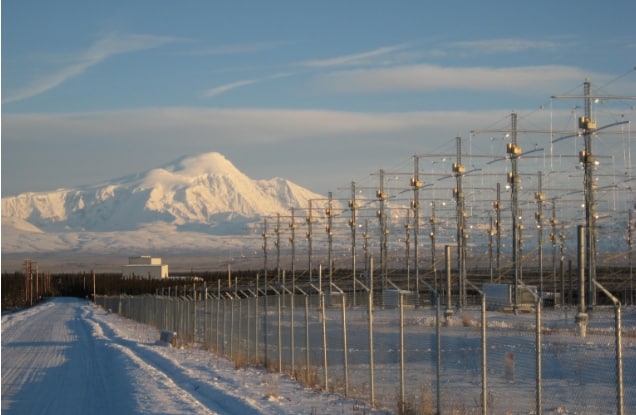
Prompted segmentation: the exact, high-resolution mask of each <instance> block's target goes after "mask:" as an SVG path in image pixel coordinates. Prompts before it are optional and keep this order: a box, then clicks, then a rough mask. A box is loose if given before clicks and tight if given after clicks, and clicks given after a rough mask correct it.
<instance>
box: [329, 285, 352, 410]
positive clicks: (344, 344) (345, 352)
mask: <svg viewBox="0 0 636 415" xmlns="http://www.w3.org/2000/svg"><path fill="white" fill-rule="evenodd" d="M354 283H355V281H354ZM331 285H332V286H333V287H334V288H335V289H336V290H338V293H339V294H340V296H341V298H340V307H341V308H342V351H343V356H342V362H343V370H344V395H345V398H347V397H349V362H348V360H349V359H348V350H347V348H348V347H347V298H346V296H345V293H344V291H343V290H342V289H340V287H338V286H337V285H336V284H334V283H331Z"/></svg>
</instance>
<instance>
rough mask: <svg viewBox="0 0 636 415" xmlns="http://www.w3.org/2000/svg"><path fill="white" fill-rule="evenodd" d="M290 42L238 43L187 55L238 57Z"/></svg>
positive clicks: (202, 49)
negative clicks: (238, 55)
mask: <svg viewBox="0 0 636 415" xmlns="http://www.w3.org/2000/svg"><path fill="white" fill-rule="evenodd" d="M289 43H290V42H283V41H281V42H254V43H237V44H230V45H219V46H212V47H209V48H201V49H194V50H190V51H187V52H185V54H186V55H200V56H206V55H237V54H243V53H255V52H263V51H266V50H270V49H275V48H278V47H280V46H284V45H287V44H289Z"/></svg>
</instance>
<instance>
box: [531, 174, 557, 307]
mask: <svg viewBox="0 0 636 415" xmlns="http://www.w3.org/2000/svg"><path fill="white" fill-rule="evenodd" d="M542 176H543V174H542V173H541V172H538V173H537V189H538V190H537V192H536V193H535V194H534V199H535V200H536V202H537V211H536V212H535V213H534V218H535V219H536V220H537V238H538V239H537V241H538V246H539V292H541V293H542V294H543V202H544V201H545V195H544V194H543V189H542ZM555 305H556V299H555Z"/></svg>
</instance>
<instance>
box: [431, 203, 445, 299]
mask: <svg viewBox="0 0 636 415" xmlns="http://www.w3.org/2000/svg"><path fill="white" fill-rule="evenodd" d="M428 222H429V223H430V224H431V232H430V233H429V236H430V238H431V272H432V273H433V287H434V288H435V289H436V290H439V289H440V288H441V290H442V291H443V287H444V285H443V284H441V283H440V284H439V286H438V281H437V254H436V252H437V249H436V246H435V238H436V236H437V229H436V223H437V217H435V201H434V200H433V201H431V217H430V218H428Z"/></svg>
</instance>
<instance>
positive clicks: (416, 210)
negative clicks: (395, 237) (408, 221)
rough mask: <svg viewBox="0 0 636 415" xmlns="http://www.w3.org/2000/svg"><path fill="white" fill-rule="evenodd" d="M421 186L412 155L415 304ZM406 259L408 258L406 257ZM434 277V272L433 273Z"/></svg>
mask: <svg viewBox="0 0 636 415" xmlns="http://www.w3.org/2000/svg"><path fill="white" fill-rule="evenodd" d="M421 187H422V181H421V180H420V166H419V157H418V156H417V155H414V156H413V177H412V178H411V188H412V189H413V200H412V201H411V208H412V209H413V222H414V223H413V243H414V245H413V256H414V261H415V263H414V267H415V297H416V304H417V306H419V305H420V264H419V262H420V261H419V257H418V252H419V246H418V245H419V242H418V236H419V233H420V188H421ZM407 260H408V259H407ZM433 278H435V273H433Z"/></svg>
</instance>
